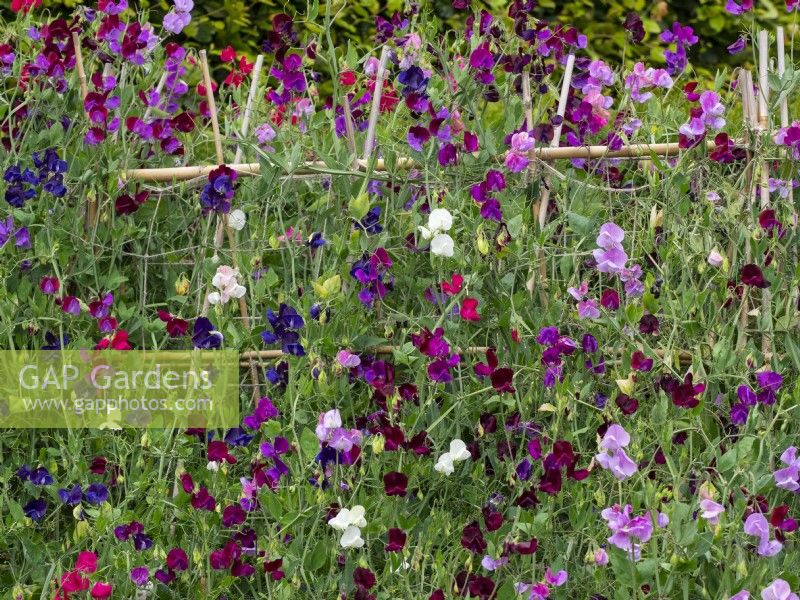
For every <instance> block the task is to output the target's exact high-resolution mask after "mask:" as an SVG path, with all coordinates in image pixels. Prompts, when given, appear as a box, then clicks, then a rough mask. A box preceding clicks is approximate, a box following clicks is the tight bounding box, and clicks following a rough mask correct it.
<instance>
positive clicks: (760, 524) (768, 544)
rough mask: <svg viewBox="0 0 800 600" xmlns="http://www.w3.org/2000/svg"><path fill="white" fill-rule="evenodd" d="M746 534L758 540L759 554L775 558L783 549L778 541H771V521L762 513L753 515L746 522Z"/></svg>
mask: <svg viewBox="0 0 800 600" xmlns="http://www.w3.org/2000/svg"><path fill="white" fill-rule="evenodd" d="M744 532H745V533H746V534H747V535H752V536H754V537H757V538H758V554H759V555H760V556H768V557H769V556H775V555H776V554H778V553H779V552H780V551H781V548H783V544H781V543H780V542H779V541H778V540H770V539H769V521H767V519H766V517H765V516H764V515H762V514H761V513H753V514H752V515H750V516H749V517H747V520H746V521H745V522H744Z"/></svg>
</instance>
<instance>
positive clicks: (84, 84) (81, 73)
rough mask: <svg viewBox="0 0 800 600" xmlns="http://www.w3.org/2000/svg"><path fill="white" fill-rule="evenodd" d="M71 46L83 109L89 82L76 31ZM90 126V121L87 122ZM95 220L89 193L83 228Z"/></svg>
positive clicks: (95, 202) (95, 213) (95, 214)
mask: <svg viewBox="0 0 800 600" xmlns="http://www.w3.org/2000/svg"><path fill="white" fill-rule="evenodd" d="M72 46H73V48H74V49H75V69H76V70H77V71H78V83H79V84H80V86H81V108H82V109H84V111H85V107H84V102H85V101H86V96H88V95H89V82H88V80H87V79H86V69H85V68H84V66H83V52H82V50H81V40H80V37H79V36H78V32H77V31H73V32H72ZM89 125H90V126H91V123H89ZM96 222H97V198H95V197H94V196H93V195H91V194H89V195H88V197H87V204H86V221H85V222H84V230H85V231H86V232H87V233H88V232H89V231H91V230H92V228H93V227H94V225H95V223H96Z"/></svg>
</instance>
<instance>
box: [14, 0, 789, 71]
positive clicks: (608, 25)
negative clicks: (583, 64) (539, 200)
mask: <svg viewBox="0 0 800 600" xmlns="http://www.w3.org/2000/svg"><path fill="white" fill-rule="evenodd" d="M130 2H131V5H133V4H136V5H138V6H139V7H141V8H142V9H143V10H147V11H149V12H150V15H151V20H153V21H160V19H161V16H162V15H163V14H164V13H165V12H166V11H167V10H169V7H170V5H171V3H170V2H167V1H165V0H159V1H151V0H140V1H139V2H136V0H130ZM82 4H86V3H81V2H78V1H76V0H44V2H43V8H42V9H39V10H43V9H44V10H49V11H51V12H52V13H53V14H61V15H68V14H70V13H71V12H72V11H73V10H75V8H76V7H77V6H80V5H82ZM92 4H93V3H92ZM404 4H405V3H404V2H402V1H398V0H391V1H389V2H379V1H378V0H357V1H352V0H344V1H341V0H340V1H338V2H333V3H331V4H330V7H328V6H326V4H325V3H322V4H320V3H319V2H318V0H315V1H314V2H302V1H293V2H281V1H279V0H196V2H195V8H194V11H193V12H192V16H193V20H192V23H191V25H190V26H189V27H187V28H186V30H185V31H184V34H183V36H182V37H184V38H185V39H186V40H188V41H190V42H192V45H195V46H199V47H207V48H209V49H211V50H219V49H222V48H224V47H226V46H228V45H229V44H230V45H232V46H233V47H234V48H236V49H237V50H244V51H247V52H249V53H250V54H256V53H257V52H258V51H259V48H260V44H261V40H262V39H263V37H264V33H265V32H266V31H267V30H268V29H269V27H270V19H271V17H272V16H273V15H274V14H276V13H278V12H286V13H288V14H290V15H294V16H295V18H296V21H297V23H298V24H300V23H302V22H303V21H304V16H305V15H308V14H309V13H310V12H311V13H314V12H316V13H317V14H319V15H321V16H322V15H325V13H326V9H329V10H330V13H331V14H332V15H335V21H334V26H333V28H332V35H333V39H334V41H335V42H337V44H340V45H341V46H346V45H347V44H348V43H349V44H355V45H358V46H361V47H369V46H370V45H372V43H373V42H372V39H373V36H374V33H375V26H374V19H375V17H374V16H375V15H377V14H380V15H384V16H387V17H388V16H390V15H391V14H392V13H393V12H394V11H396V10H399V9H402V8H403V6H404ZM421 4H422V7H423V10H424V11H425V12H426V13H427V17H426V23H429V24H430V26H431V27H438V28H439V29H440V30H444V29H445V27H443V25H444V24H445V23H449V24H450V25H455V24H456V22H457V21H462V20H463V19H464V18H466V16H467V14H468V12H467V11H455V10H453V8H452V6H451V3H450V1H449V0H435V1H433V2H423V3H421ZM508 4H509V3H508V2H505V1H497V0H495V1H490V2H473V6H474V7H486V8H487V9H489V10H490V11H491V12H493V13H494V14H502V13H505V12H506V11H507V7H508ZM724 5H725V2H724V0H699V2H698V1H692V0H679V1H674V2H664V1H661V2H646V1H645V0H616V1H614V2H608V1H602V0H569V1H567V2H560V1H556V0H540V1H539V6H538V8H537V9H536V11H535V13H534V14H535V15H536V16H538V17H540V18H544V19H547V20H556V19H557V20H560V21H562V22H564V23H570V24H573V25H575V26H576V27H578V28H579V29H580V30H581V31H582V32H583V33H585V34H587V35H588V36H589V40H590V42H589V43H590V51H591V52H592V53H594V54H596V55H597V56H599V57H606V58H609V59H613V60H612V64H618V63H619V58H620V56H623V55H624V56H625V58H626V59H628V58H636V59H644V60H647V61H649V62H652V63H653V64H657V63H659V62H661V61H662V55H663V48H664V46H663V44H661V43H660V40H659V39H658V36H659V33H660V32H661V30H663V29H664V28H666V27H668V26H669V25H670V24H671V23H672V22H673V21H674V20H678V21H680V22H681V23H683V24H685V25H686V24H688V25H692V26H693V27H694V29H695V32H696V33H697V34H698V36H699V37H700V44H699V45H698V46H696V47H694V48H692V51H691V54H690V62H691V63H692V64H693V65H695V67H697V66H701V67H703V68H705V69H707V70H708V71H709V72H708V73H707V74H711V73H713V71H714V70H715V68H716V66H717V65H721V64H728V65H737V64H741V63H743V62H745V61H747V62H750V61H751V58H752V49H749V51H747V52H744V53H742V54H739V55H737V56H731V55H730V54H729V53H728V52H727V50H726V48H727V46H728V45H729V44H730V43H732V42H733V41H734V40H735V39H736V38H737V36H738V35H739V34H740V33H742V32H744V31H746V30H748V29H752V28H753V27H769V28H770V29H774V27H775V26H776V25H778V24H783V25H785V26H787V29H788V34H789V35H791V31H792V29H796V26H795V25H793V22H792V20H791V17H790V15H787V13H786V10H785V6H784V4H783V2H782V1H780V0H779V1H778V2H771V1H770V0H764V1H763V2H758V3H757V5H758V6H757V9H756V11H755V13H751V14H748V15H744V16H743V17H734V16H732V15H729V14H728V13H726V12H725V8H724ZM631 11H633V12H635V13H637V14H638V15H640V16H641V18H642V20H643V22H644V27H645V30H646V31H647V35H646V37H645V39H644V42H643V43H642V44H640V45H638V46H631V45H630V44H629V43H627V41H626V34H625V31H624V30H623V29H622V26H621V24H622V22H623V21H624V19H625V16H626V15H627V13H628V12H631ZM0 12H3V16H4V17H5V18H9V17H11V15H10V13H9V11H8V9H6V8H3V9H0ZM301 29H302V28H301ZM312 33H321V32H320V31H319V29H318V26H314V29H312Z"/></svg>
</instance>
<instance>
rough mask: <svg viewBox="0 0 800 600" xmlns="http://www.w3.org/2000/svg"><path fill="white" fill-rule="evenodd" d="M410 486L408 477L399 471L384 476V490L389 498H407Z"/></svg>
mask: <svg viewBox="0 0 800 600" xmlns="http://www.w3.org/2000/svg"><path fill="white" fill-rule="evenodd" d="M407 486H408V475H406V474H404V473H400V472H398V471H392V472H391V473H386V474H385V475H384V476H383V489H384V491H385V492H386V495H387V496H405V495H406V487H407Z"/></svg>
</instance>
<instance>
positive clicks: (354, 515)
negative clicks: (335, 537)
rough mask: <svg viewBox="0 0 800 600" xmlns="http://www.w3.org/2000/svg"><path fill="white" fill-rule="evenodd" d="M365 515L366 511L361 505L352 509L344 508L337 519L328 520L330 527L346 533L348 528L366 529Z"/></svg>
mask: <svg viewBox="0 0 800 600" xmlns="http://www.w3.org/2000/svg"><path fill="white" fill-rule="evenodd" d="M365 514H366V511H365V509H364V507H363V506H361V505H360V504H357V505H356V506H354V507H353V508H350V509H348V508H343V509H342V510H340V511H339V513H338V514H337V515H336V516H335V517H333V518H332V519H329V520H328V525H330V526H331V527H333V528H334V529H336V530H337V531H346V530H347V528H348V527H366V526H367V520H366V518H365V517H364V515H365Z"/></svg>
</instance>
